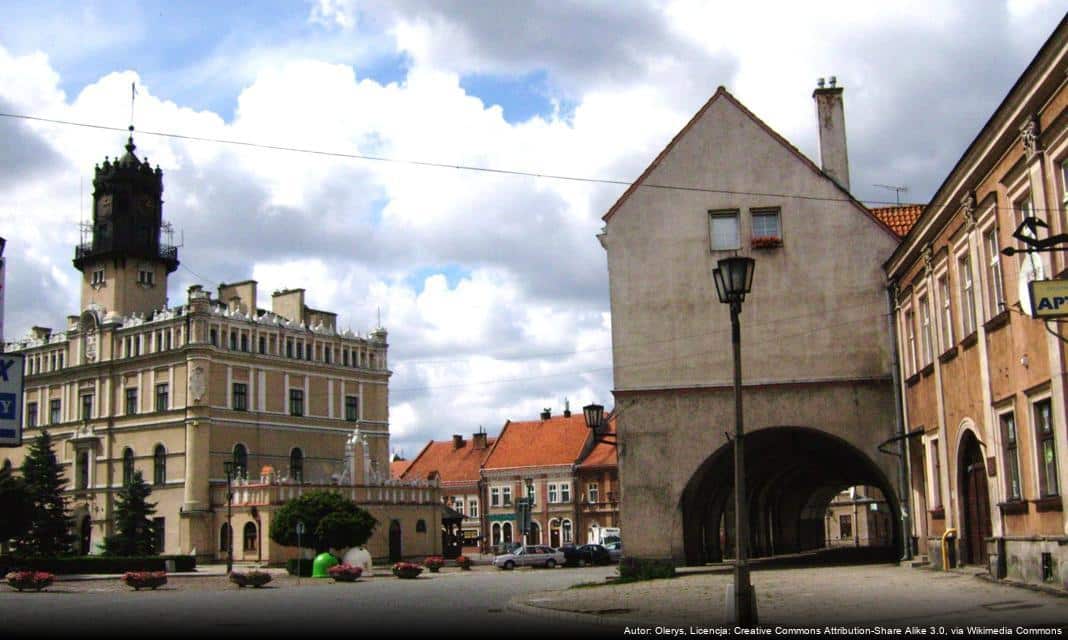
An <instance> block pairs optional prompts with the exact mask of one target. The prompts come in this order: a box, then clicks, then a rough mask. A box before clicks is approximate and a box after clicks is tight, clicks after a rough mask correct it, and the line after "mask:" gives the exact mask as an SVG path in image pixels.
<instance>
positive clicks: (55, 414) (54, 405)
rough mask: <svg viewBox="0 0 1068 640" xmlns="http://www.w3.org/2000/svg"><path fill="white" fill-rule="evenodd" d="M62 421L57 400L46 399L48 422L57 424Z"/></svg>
mask: <svg viewBox="0 0 1068 640" xmlns="http://www.w3.org/2000/svg"><path fill="white" fill-rule="evenodd" d="M60 422H62V412H61V411H60V404H59V400H58V399H56V400H49V401H48V424H59V423H60Z"/></svg>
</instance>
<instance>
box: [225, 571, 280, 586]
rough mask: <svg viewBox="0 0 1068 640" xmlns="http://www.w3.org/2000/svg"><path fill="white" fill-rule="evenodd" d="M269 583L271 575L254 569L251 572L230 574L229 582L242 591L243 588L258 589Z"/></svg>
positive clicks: (232, 572)
mask: <svg viewBox="0 0 1068 640" xmlns="http://www.w3.org/2000/svg"><path fill="white" fill-rule="evenodd" d="M270 581H271V574H269V573H267V572H266V571H256V570H255V569H253V570H252V571H242V572H238V571H231V572H230V582H233V583H234V584H236V585H237V586H238V588H239V589H243V588H245V587H252V588H254V589H258V588H260V587H262V586H263V585H265V584H267V583H268V582H270Z"/></svg>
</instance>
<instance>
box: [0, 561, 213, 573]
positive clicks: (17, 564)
mask: <svg viewBox="0 0 1068 640" xmlns="http://www.w3.org/2000/svg"><path fill="white" fill-rule="evenodd" d="M167 560H173V561H174V572H175V573H182V572H188V571H196V569H197V559H196V557H195V556H134V557H117V556H74V557H61V558H28V557H21V556H0V575H3V574H5V573H7V572H8V571H14V570H16V569H23V570H26V569H32V570H34V571H47V572H49V573H54V574H56V575H71V574H82V573H115V574H122V573H126V572H128V571H166V569H167V564H166V562H167Z"/></svg>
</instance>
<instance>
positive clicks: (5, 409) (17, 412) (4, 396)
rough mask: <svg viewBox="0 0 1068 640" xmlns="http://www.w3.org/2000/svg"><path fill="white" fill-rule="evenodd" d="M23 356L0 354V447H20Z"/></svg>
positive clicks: (19, 354)
mask: <svg viewBox="0 0 1068 640" xmlns="http://www.w3.org/2000/svg"><path fill="white" fill-rule="evenodd" d="M24 364H25V356H23V355H22V354H21V353H0V447H18V446H21V445H22V372H23V365H24Z"/></svg>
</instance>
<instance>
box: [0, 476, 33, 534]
mask: <svg viewBox="0 0 1068 640" xmlns="http://www.w3.org/2000/svg"><path fill="white" fill-rule="evenodd" d="M32 508H33V507H32V504H31V502H30V493H29V491H27V490H26V483H25V482H23V481H22V478H19V477H18V476H16V475H15V474H13V473H12V472H11V469H10V468H9V467H7V466H6V465H5V466H4V467H3V468H0V513H2V514H3V517H2V518H0V552H6V551H7V543H8V541H9V540H11V539H13V538H15V537H17V536H19V535H20V534H21V533H22V532H23V531H25V530H26V529H27V528H28V527H29V526H30V514H31V512H32Z"/></svg>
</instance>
